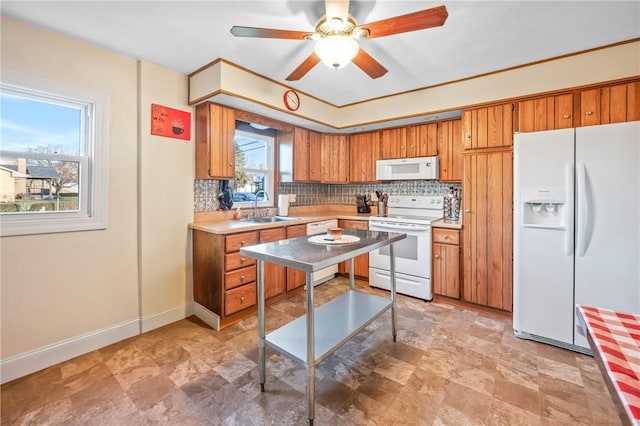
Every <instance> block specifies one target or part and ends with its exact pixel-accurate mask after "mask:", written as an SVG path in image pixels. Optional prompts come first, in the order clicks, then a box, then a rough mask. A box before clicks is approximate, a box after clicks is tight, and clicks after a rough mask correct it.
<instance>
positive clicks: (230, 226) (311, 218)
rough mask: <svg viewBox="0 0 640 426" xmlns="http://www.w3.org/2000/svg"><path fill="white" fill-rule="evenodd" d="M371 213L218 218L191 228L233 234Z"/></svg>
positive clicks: (364, 215) (198, 223)
mask: <svg viewBox="0 0 640 426" xmlns="http://www.w3.org/2000/svg"><path fill="white" fill-rule="evenodd" d="M369 216H371V215H370V214H357V213H345V212H340V211H330V210H327V211H325V212H321V213H314V214H310V213H304V214H297V215H292V216H288V219H287V220H283V221H278V222H272V223H253V222H245V221H242V220H216V221H207V222H195V223H190V224H189V228H191V229H196V230H198V231H205V232H210V233H212V234H221V235H225V234H233V233H235V232H243V231H255V230H261V229H269V228H279V227H282V226H292V225H304V224H307V223H312V222H320V221H323V220H329V219H346V220H369Z"/></svg>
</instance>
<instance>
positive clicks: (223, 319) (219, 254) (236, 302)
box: [193, 230, 259, 328]
mask: <svg viewBox="0 0 640 426" xmlns="http://www.w3.org/2000/svg"><path fill="white" fill-rule="evenodd" d="M258 238H259V236H258V232H257V231H250V232H241V233H237V234H231V235H218V234H212V233H209V232H204V231H198V230H194V231H193V296H194V300H195V302H196V303H198V304H199V305H201V306H203V307H204V308H206V309H207V310H209V311H211V312H213V313H214V314H216V315H217V316H218V317H219V318H220V327H221V328H223V327H226V326H227V325H230V324H233V323H234V322H236V321H238V320H239V319H242V318H244V317H246V316H249V315H252V314H253V313H254V312H255V310H256V261H255V259H252V258H249V257H244V256H242V255H241V254H240V253H239V250H240V247H243V246H249V245H252V244H256V243H257V242H258Z"/></svg>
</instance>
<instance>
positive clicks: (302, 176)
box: [293, 127, 310, 182]
mask: <svg viewBox="0 0 640 426" xmlns="http://www.w3.org/2000/svg"><path fill="white" fill-rule="evenodd" d="M293 180H294V182H308V181H309V180H310V179H309V131H308V130H307V129H303V128H301V127H296V128H295V129H294V130H293Z"/></svg>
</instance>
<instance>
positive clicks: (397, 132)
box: [380, 127, 407, 160]
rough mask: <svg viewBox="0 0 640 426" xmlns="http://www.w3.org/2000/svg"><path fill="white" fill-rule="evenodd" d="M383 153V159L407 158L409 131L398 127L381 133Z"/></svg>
mask: <svg viewBox="0 0 640 426" xmlns="http://www.w3.org/2000/svg"><path fill="white" fill-rule="evenodd" d="M380 137H381V144H382V146H381V152H382V158H383V159H385V160H386V159H389V158H405V157H406V156H407V129H406V127H398V128H395V129H385V130H383V131H382V133H381V136H380Z"/></svg>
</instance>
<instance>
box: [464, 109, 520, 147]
mask: <svg viewBox="0 0 640 426" xmlns="http://www.w3.org/2000/svg"><path fill="white" fill-rule="evenodd" d="M513 109H514V108H513V104H502V105H494V106H489V107H484V108H477V109H472V110H467V111H465V112H464V114H463V116H462V121H463V125H462V127H463V130H464V149H467V150H469V149H483V148H498V147H506V146H511V145H513Z"/></svg>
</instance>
